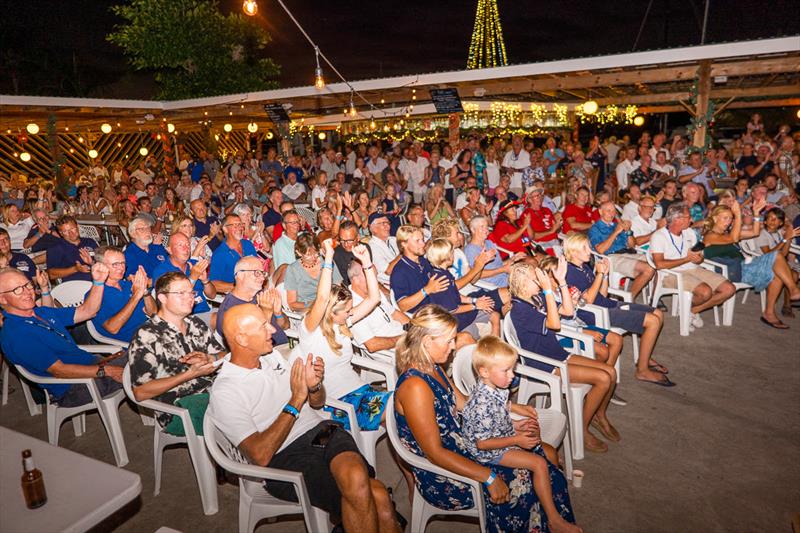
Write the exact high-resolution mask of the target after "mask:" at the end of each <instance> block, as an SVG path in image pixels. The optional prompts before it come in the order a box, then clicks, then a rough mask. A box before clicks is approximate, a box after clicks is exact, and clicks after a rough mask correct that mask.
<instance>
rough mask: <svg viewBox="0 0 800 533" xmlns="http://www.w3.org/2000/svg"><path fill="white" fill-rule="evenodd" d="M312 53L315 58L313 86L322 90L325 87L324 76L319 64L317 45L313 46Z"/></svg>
mask: <svg viewBox="0 0 800 533" xmlns="http://www.w3.org/2000/svg"><path fill="white" fill-rule="evenodd" d="M314 55H315V56H316V59H317V68H316V69H314V87H316V88H317V89H318V90H322V89H324V88H325V78H323V77H322V68H321V67H320V66H319V46H315V47H314Z"/></svg>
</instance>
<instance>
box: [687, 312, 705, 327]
mask: <svg viewBox="0 0 800 533" xmlns="http://www.w3.org/2000/svg"><path fill="white" fill-rule="evenodd" d="M689 323H690V324H691V325H692V326H694V327H695V328H702V327H703V319H702V318H700V314H699V313H692V316H691V317H690V318H689Z"/></svg>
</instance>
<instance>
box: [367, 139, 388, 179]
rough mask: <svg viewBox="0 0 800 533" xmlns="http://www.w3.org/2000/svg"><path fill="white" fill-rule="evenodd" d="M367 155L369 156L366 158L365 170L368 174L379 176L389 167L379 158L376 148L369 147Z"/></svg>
mask: <svg viewBox="0 0 800 533" xmlns="http://www.w3.org/2000/svg"><path fill="white" fill-rule="evenodd" d="M367 153H368V154H369V157H368V158H367V170H369V172H370V174H372V175H373V176H377V175H379V174H380V173H381V172H383V169H385V168H386V167H388V166H389V164H388V163H387V162H386V160H385V159H384V158H382V157H379V155H378V147H377V146H370V147H369V150H368V151H367Z"/></svg>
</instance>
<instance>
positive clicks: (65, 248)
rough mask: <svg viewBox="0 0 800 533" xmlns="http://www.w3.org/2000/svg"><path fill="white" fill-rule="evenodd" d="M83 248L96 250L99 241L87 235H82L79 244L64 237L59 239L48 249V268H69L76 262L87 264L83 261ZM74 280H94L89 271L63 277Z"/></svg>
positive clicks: (64, 279) (66, 279) (65, 279)
mask: <svg viewBox="0 0 800 533" xmlns="http://www.w3.org/2000/svg"><path fill="white" fill-rule="evenodd" d="M81 248H91V249H92V250H94V249H95V248H97V243H96V242H94V240H92V239H87V238H86V237H81V239H80V241H79V242H78V244H72V243H71V242H67V241H66V240H64V239H58V242H57V243H55V244H54V245H53V246H51V247H50V248H49V249H48V250H47V269H48V270H50V269H51V268H69V267H72V266H75V263H76V262H78V263H82V264H85V263H83V261H81V254H80V249H81ZM87 266H89V265H87ZM72 280H83V281H92V275H91V273H89V272H76V273H74V274H70V275H69V276H66V277H64V278H61V281H72Z"/></svg>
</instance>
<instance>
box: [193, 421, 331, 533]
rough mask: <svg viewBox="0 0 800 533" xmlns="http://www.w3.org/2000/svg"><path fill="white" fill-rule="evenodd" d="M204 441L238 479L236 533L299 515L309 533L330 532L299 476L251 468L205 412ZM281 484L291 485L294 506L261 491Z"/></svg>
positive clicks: (221, 464) (297, 474)
mask: <svg viewBox="0 0 800 533" xmlns="http://www.w3.org/2000/svg"><path fill="white" fill-rule="evenodd" d="M203 434H204V435H205V438H204V441H205V444H206V447H207V448H208V453H209V454H210V455H211V457H212V458H213V459H214V461H215V462H216V463H217V464H218V465H219V466H220V467H222V468H223V469H225V470H227V471H228V472H231V473H233V474H236V475H238V476H239V533H250V532H251V531H253V530H254V529H255V527H256V524H257V523H258V522H259V520H261V519H263V518H274V517H277V516H281V515H291V514H302V515H303V519H304V520H305V524H306V529H307V530H308V531H309V532H310V533H316V532H322V531H330V530H331V523H330V520H329V518H328V513H326V512H325V511H323V510H322V509H319V508H317V507H314V506H312V505H311V499H310V498H309V496H308V491H307V490H306V484H305V480H304V479H303V474H301V473H300V472H290V471H288V470H279V469H277V468H269V467H264V466H256V465H251V464H249V463H248V462H247V460H246V459H245V458H244V457H243V456H242V454H241V453H240V452H239V450H238V449H237V448H236V446H234V445H233V444H231V442H230V441H229V440H228V439H227V438H226V437H225V436H224V435H223V434H222V432H221V431H220V430H219V429H217V427H216V426H215V425H214V421H213V420H212V419H211V417H210V416H209V413H208V412H206V416H205V418H204V419H203ZM264 480H271V481H283V482H286V483H291V484H292V485H294V489H295V492H296V493H297V500H298V503H294V502H289V501H285V500H280V499H278V498H276V497H274V496H272V495H270V494H269V493H268V492H267V491H266V490H264V485H263V481H264Z"/></svg>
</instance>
